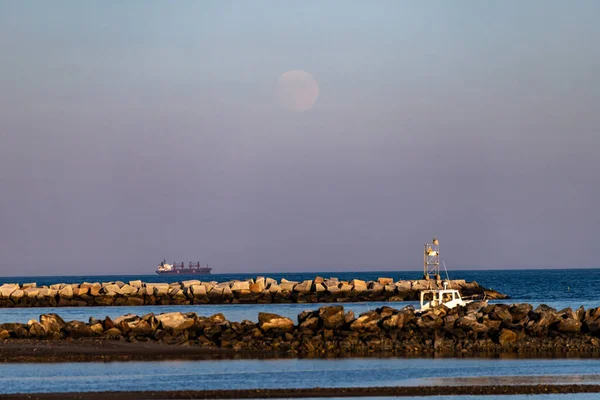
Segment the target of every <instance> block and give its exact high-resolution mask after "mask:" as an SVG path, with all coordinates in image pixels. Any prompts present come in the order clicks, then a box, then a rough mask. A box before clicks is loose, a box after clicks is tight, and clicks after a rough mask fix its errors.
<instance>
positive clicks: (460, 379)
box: [0, 358, 600, 394]
mask: <svg viewBox="0 0 600 400" xmlns="http://www.w3.org/2000/svg"><path fill="white" fill-rule="evenodd" d="M465 379H468V380H469V382H468V385H493V384H509V385H510V384H537V383H554V384H573V383H575V384H599V383H600V360H593V359H554V360H551V359H527V360H510V359H430V358H427V359H424V358H423V359H420V358H413V359H401V358H349V359H330V360H320V359H317V360H313V359H310V360H309V359H286V360H215V361H159V362H110V363H59V364H45V363H44V364H3V365H0V393H3V394H6V393H36V392H78V391H107V390H110V391H120V390H124V391H128V390H129V391H133V390H212V389H266V388H313V387H323V388H335V387H373V386H421V385H427V386H429V385H444V386H445V385H461V386H464V385H465V382H464V380H465Z"/></svg>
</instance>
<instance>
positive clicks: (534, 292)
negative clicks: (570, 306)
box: [0, 269, 600, 305]
mask: <svg viewBox="0 0 600 400" xmlns="http://www.w3.org/2000/svg"><path fill="white" fill-rule="evenodd" d="M261 275H262V276H268V277H271V278H274V279H277V280H280V279H281V278H286V279H288V280H293V281H303V280H305V279H313V278H314V277H315V276H317V275H319V276H322V277H324V278H328V277H338V278H340V279H341V280H352V279H354V278H356V279H363V280H375V279H377V278H378V277H390V278H394V279H395V280H400V279H405V280H416V279H420V278H421V276H422V272H418V271H403V272H390V271H372V272H347V273H341V272H318V273H314V272H311V273H268V274H261ZM256 276H257V274H215V275H192V276H181V275H179V276H178V275H157V274H153V275H104V276H99V275H97V276H94V275H87V276H39V277H1V278H0V284H2V283H13V282H19V283H26V282H37V283H38V285H50V284H54V283H81V282H110V281H118V280H120V281H124V282H128V281H130V280H135V279H141V280H142V281H144V282H177V281H181V280H186V279H198V280H203V281H217V282H225V281H230V280H234V279H247V278H254V277H256ZM450 278H451V279H466V280H467V281H477V282H478V283H480V284H481V285H483V286H485V287H487V288H492V289H495V290H498V291H499V292H502V293H506V294H508V295H509V296H511V297H512V298H514V299H519V300H524V301H528V302H545V301H575V302H590V301H598V300H599V299H598V287H600V269H562V270H480V271H458V270H457V271H455V270H453V271H450ZM599 303H600V301H599ZM599 305H600V304H599Z"/></svg>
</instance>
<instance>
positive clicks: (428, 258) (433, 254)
mask: <svg viewBox="0 0 600 400" xmlns="http://www.w3.org/2000/svg"><path fill="white" fill-rule="evenodd" d="M431 277H433V278H434V279H435V280H436V281H439V280H440V242H439V241H438V240H437V239H436V238H435V237H434V238H433V240H432V241H431V243H425V252H424V253H423V278H424V279H427V280H429V279H430V278H431Z"/></svg>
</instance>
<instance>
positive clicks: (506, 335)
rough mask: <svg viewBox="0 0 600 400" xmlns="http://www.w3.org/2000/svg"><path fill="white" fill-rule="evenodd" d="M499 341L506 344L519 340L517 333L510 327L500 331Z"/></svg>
mask: <svg viewBox="0 0 600 400" xmlns="http://www.w3.org/2000/svg"><path fill="white" fill-rule="evenodd" d="M498 341H499V342H500V344H501V345H503V346H504V345H506V344H509V343H514V342H516V341H517V334H516V333H515V332H513V331H511V330H510V329H502V330H501V331H500V336H499V337H498Z"/></svg>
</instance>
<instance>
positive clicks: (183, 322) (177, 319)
mask: <svg viewBox="0 0 600 400" xmlns="http://www.w3.org/2000/svg"><path fill="white" fill-rule="evenodd" d="M156 319H157V320H158V322H159V323H160V328H161V329H164V330H166V331H169V332H180V331H183V330H185V329H188V328H190V327H192V326H193V325H194V319H193V318H188V317H186V316H185V315H183V314H182V313H180V312H170V313H165V314H160V315H157V316H156Z"/></svg>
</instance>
